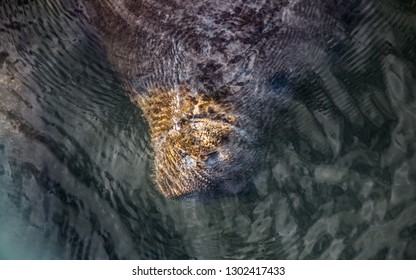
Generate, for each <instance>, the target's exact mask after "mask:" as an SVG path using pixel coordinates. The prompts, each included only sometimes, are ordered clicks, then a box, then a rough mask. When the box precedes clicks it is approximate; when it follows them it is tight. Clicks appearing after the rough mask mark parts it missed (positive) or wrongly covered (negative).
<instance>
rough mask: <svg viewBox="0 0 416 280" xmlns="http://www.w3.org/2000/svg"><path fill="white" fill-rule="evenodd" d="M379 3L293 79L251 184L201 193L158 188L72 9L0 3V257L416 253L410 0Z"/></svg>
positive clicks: (135, 126)
mask: <svg viewBox="0 0 416 280" xmlns="http://www.w3.org/2000/svg"><path fill="white" fill-rule="evenodd" d="M26 2H27V3H26ZM367 2H371V1H367ZM378 3H379V4H378V6H376V8H374V9H373V8H371V9H370V8H369V9H368V10H362V11H361V13H368V14H372V13H374V14H376V13H375V12H374V11H377V16H374V17H370V16H369V18H368V19H367V20H365V21H362V22H358V23H355V25H352V27H351V28H352V30H350V32H349V34H348V35H349V39H348V40H346V43H345V45H344V46H342V47H340V50H339V53H338V56H337V57H333V58H332V60H329V61H325V62H322V63H318V64H316V69H314V71H315V74H316V75H315V76H313V75H312V76H311V77H305V84H304V85H299V90H298V91H299V92H300V93H301V94H300V95H299V96H301V97H304V98H294V99H293V100H292V101H291V105H290V106H289V108H288V110H287V112H286V113H285V114H286V115H285V118H282V119H285V120H287V125H285V126H284V128H281V125H276V127H278V128H279V129H275V130H273V131H270V137H269V139H270V140H269V141H268V142H267V143H265V144H264V145H265V146H264V150H265V151H266V153H265V155H264V158H263V159H262V160H261V166H260V167H259V172H258V173H257V174H256V176H255V177H254V178H253V181H254V189H253V190H252V191H251V192H249V193H247V194H244V195H241V196H237V197H227V198H219V199H216V200H214V201H210V202H199V201H171V200H168V199H166V198H165V197H163V196H162V195H161V194H160V193H159V192H158V191H157V189H156V187H155V185H154V183H153V182H152V180H151V174H152V161H151V153H152V152H151V148H150V146H149V134H148V127H147V125H146V123H145V121H144V119H143V117H142V116H141V113H140V111H139V110H138V109H137V108H136V107H134V106H133V105H132V104H131V103H130V101H129V99H128V97H127V95H126V93H125V92H124V91H123V89H122V87H121V83H120V81H119V80H118V79H117V78H116V75H115V74H114V73H113V72H112V71H111V67H110V65H109V64H108V63H107V61H106V59H105V55H104V51H103V49H102V47H100V44H99V41H98V40H97V39H96V37H95V36H94V35H93V34H92V33H91V31H90V29H89V28H88V24H87V22H86V19H85V18H84V17H82V15H81V14H80V12H79V11H77V10H76V9H75V10H71V9H68V8H67V7H66V6H65V5H64V4H63V2H61V1H46V0H45V1H12V0H10V1H2V2H1V5H0V259H16V258H17V259H73V258H75V259H107V258H110V259H185V258H196V259H253V258H260V259H339V258H341V259H367V258H389V259H406V258H407V259H409V258H410V259H415V258H416V154H415V151H416V100H415V96H416V49H415V48H414V46H415V44H412V42H414V43H416V4H415V1H387V0H386V1H378ZM362 61H365V63H360V62H362ZM324 89H325V90H324ZM306 97H307V98H306Z"/></svg>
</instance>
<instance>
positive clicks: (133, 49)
mask: <svg viewBox="0 0 416 280" xmlns="http://www.w3.org/2000/svg"><path fill="white" fill-rule="evenodd" d="M79 4H80V5H82V6H83V8H84V9H85V11H86V15H87V17H88V20H89V22H90V23H91V25H92V26H93V28H94V29H95V30H96V31H97V33H98V34H99V36H100V37H101V38H102V41H103V44H104V46H105V48H106V52H107V55H108V59H109V61H110V62H111V63H112V65H113V66H114V69H115V70H116V72H117V73H118V74H119V76H120V78H121V80H122V81H123V83H124V87H125V89H126V90H127V91H128V92H129V94H130V97H131V99H132V101H133V102H134V103H135V104H137V105H138V106H139V107H140V108H141V110H142V111H143V114H144V116H145V117H146V119H147V121H148V122H149V126H150V130H151V138H152V146H153V149H154V161H155V170H154V172H155V174H154V177H155V181H156V183H157V185H158V186H159V188H160V190H161V191H162V193H163V194H165V195H166V196H168V197H170V198H180V197H189V196H199V195H200V194H203V195H205V194H209V193H225V194H227V193H228V194H235V193H239V192H240V191H242V190H243V189H244V187H245V186H246V184H247V181H248V180H249V178H250V177H251V175H252V173H253V170H254V168H255V166H256V165H257V163H258V158H260V157H261V153H260V149H259V148H258V146H259V145H260V143H262V141H265V140H266V139H265V137H264V134H265V133H264V131H265V130H267V129H268V128H270V127H272V126H273V125H275V124H277V123H279V120H280V119H281V117H280V112H282V111H283V110H284V109H285V106H286V104H287V103H288V100H290V98H291V96H292V95H293V92H292V88H293V87H291V86H289V85H293V84H296V82H297V81H298V80H300V79H302V77H304V76H305V75H306V73H308V72H310V71H313V69H314V68H315V66H316V65H318V64H319V63H321V61H323V60H325V59H326V57H327V54H328V53H331V52H333V51H334V50H335V49H336V47H337V45H338V44H340V43H342V42H343V40H345V39H346V37H347V31H346V21H348V20H350V19H349V18H348V16H347V15H349V14H351V11H352V10H353V9H354V8H356V7H357V5H358V4H359V3H358V1H353V0H349V1H348V0H345V1H342V0H338V1H333V0H331V1H330V0H319V1H316V0H291V1H283V0H282V1H279V0H276V1H260V0H252V1H178V0H176V1H152V0H148V1H135V0H106V1H103V0H90V1H80V3H79Z"/></svg>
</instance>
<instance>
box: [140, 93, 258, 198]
mask: <svg viewBox="0 0 416 280" xmlns="http://www.w3.org/2000/svg"><path fill="white" fill-rule="evenodd" d="M133 100H134V101H135V103H136V104H137V105H138V106H139V107H140V108H141V109H142V110H143V112H144V115H145V117H146V119H147V121H148V123H149V126H150V130H151V141H152V146H153V149H154V164H155V181H156V183H157V185H158V186H159V188H160V190H161V191H162V192H163V194H165V195H166V196H168V197H170V198H186V197H192V196H201V195H209V193H212V192H215V193H225V194H235V193H238V192H239V191H241V190H242V189H243V188H244V185H245V182H244V179H245V178H244V172H248V171H249V170H250V164H251V163H253V162H254V154H253V151H254V150H253V149H252V145H253V143H252V142H253V140H252V138H253V137H252V136H250V135H249V134H248V133H247V132H246V131H245V130H244V129H242V128H241V127H240V126H241V124H240V123H239V121H238V115H236V113H235V108H233V104H230V103H224V102H222V103H219V102H216V101H215V100H213V99H212V98H210V97H208V96H206V95H203V94H199V93H197V92H192V91H191V90H189V89H188V88H186V87H180V88H178V89H175V90H166V89H164V90H162V89H154V90H150V91H148V92H147V93H146V94H136V95H134V99H133Z"/></svg>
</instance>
